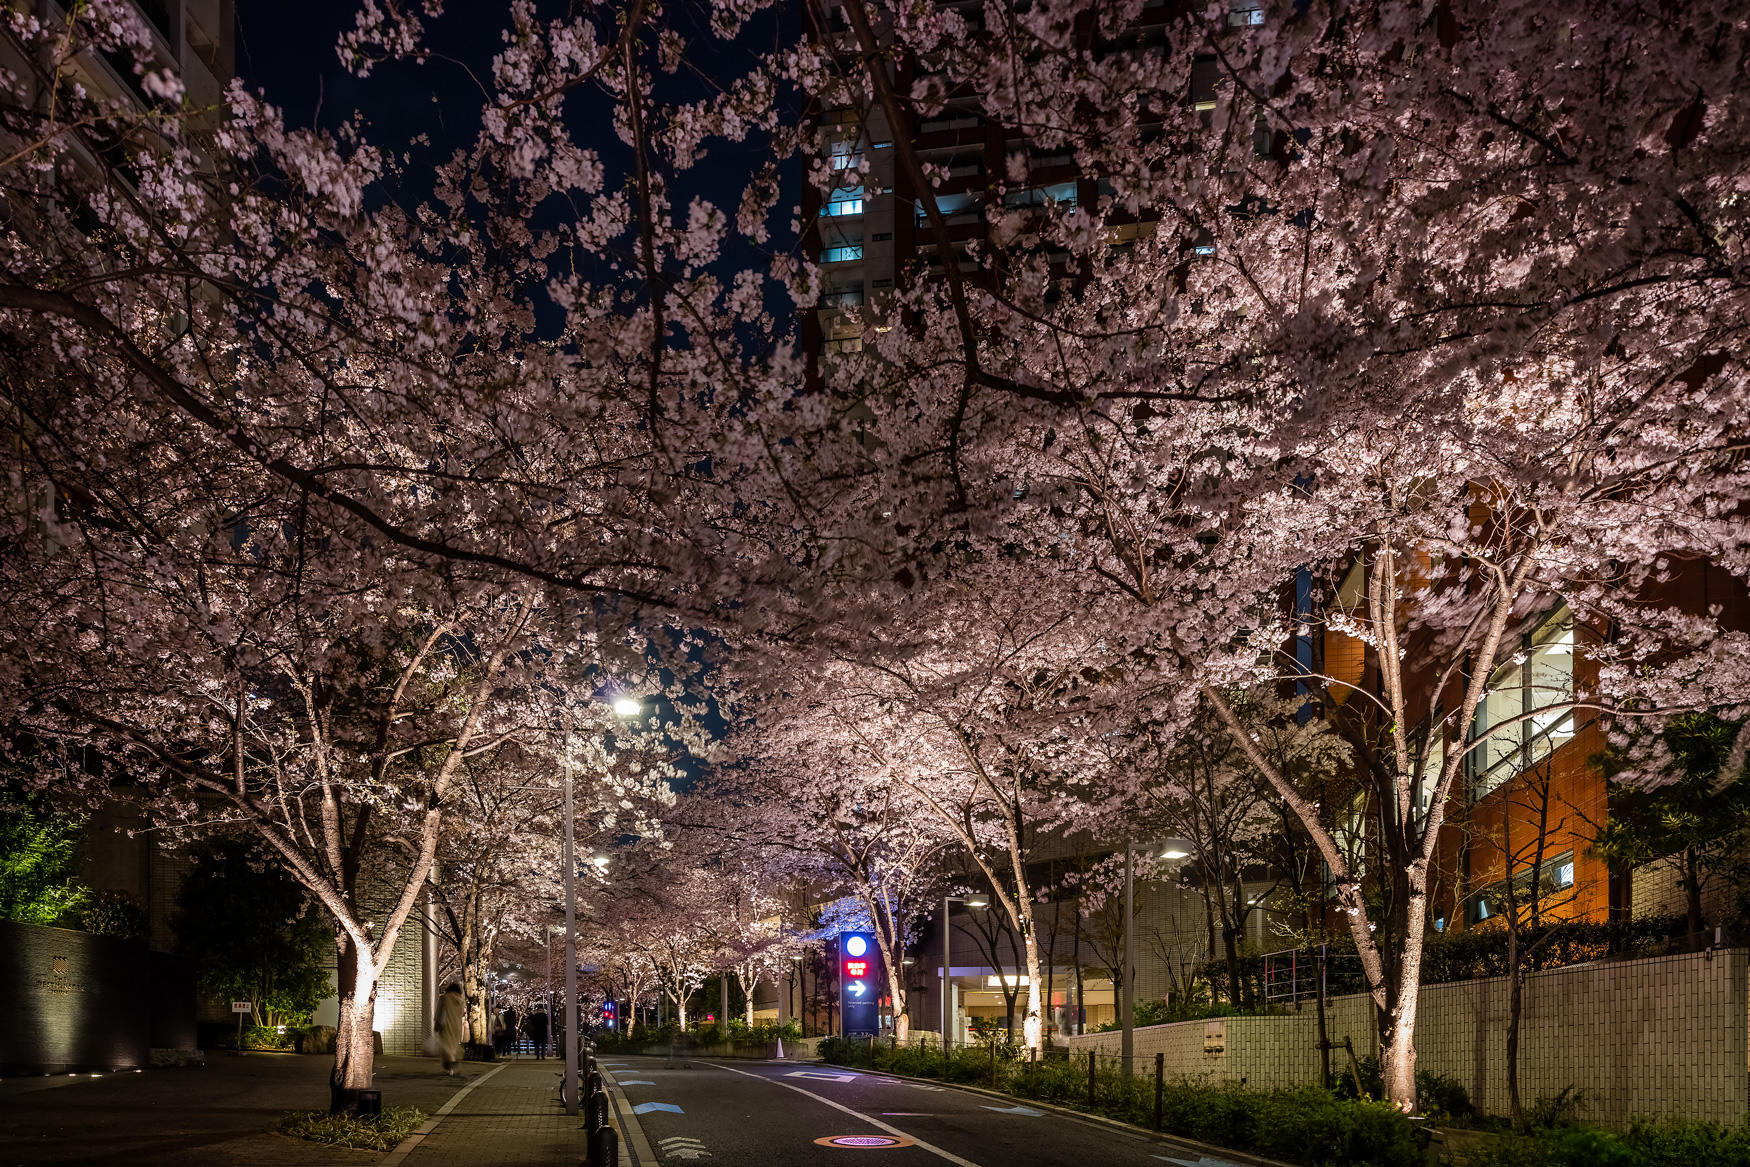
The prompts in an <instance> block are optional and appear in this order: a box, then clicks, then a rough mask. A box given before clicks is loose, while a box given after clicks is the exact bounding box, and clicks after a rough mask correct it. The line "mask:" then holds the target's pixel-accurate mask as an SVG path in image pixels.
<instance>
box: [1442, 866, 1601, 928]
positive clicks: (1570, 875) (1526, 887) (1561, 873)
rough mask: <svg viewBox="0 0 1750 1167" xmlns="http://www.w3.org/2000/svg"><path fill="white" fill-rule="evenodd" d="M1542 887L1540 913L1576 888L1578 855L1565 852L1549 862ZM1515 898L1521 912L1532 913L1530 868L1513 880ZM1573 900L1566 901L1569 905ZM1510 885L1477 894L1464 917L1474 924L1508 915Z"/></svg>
mask: <svg viewBox="0 0 1750 1167" xmlns="http://www.w3.org/2000/svg"><path fill="white" fill-rule="evenodd" d="M1539 870H1540V871H1541V872H1542V879H1541V881H1540V883H1541V886H1540V888H1539V889H1538V892H1537V900H1538V905H1537V906H1538V913H1539V914H1540V915H1541V914H1542V913H1543V912H1545V911H1548V910H1549V908H1550V907H1551V906H1552V905H1551V897H1553V896H1555V895H1556V894H1557V893H1558V892H1564V891H1567V890H1569V889H1570V888H1572V887H1573V886H1574V853H1573V852H1572V851H1564V852H1562V853H1561V854H1560V855H1557V856H1556V857H1555V858H1554V859H1546V860H1544V862H1543V865H1542V867H1540V868H1539ZM1513 898H1514V899H1515V900H1517V901H1518V904H1519V910H1520V911H1522V912H1524V911H1528V910H1529V909H1530V907H1531V900H1532V872H1531V870H1530V869H1529V868H1528V869H1526V870H1525V871H1521V872H1520V873H1519V874H1518V875H1515V876H1514V877H1513ZM1569 898H1571V897H1566V896H1564V897H1562V899H1563V902H1566V901H1567V900H1568V899H1569ZM1507 906H1508V905H1507V881H1506V880H1504V879H1503V880H1500V881H1498V882H1496V883H1492V884H1490V885H1489V886H1488V887H1485V888H1484V889H1483V890H1481V891H1479V892H1477V893H1475V894H1474V895H1472V896H1471V897H1470V898H1469V899H1467V900H1466V901H1465V908H1464V916H1465V919H1466V920H1467V921H1469V922H1470V923H1472V924H1477V923H1481V922H1482V921H1484V920H1493V919H1494V918H1496V917H1497V916H1502V915H1505V914H1506V912H1507Z"/></svg>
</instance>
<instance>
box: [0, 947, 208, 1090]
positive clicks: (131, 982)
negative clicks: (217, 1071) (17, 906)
mask: <svg viewBox="0 0 1750 1167" xmlns="http://www.w3.org/2000/svg"><path fill="white" fill-rule="evenodd" d="M194 1048H195V992H194V975H193V971H192V970H191V969H190V968H189V967H188V965H187V964H185V963H184V962H182V961H179V960H177V959H176V958H175V957H172V956H169V955H167V954H165V953H162V952H149V951H147V949H146V946H145V945H144V944H140V943H136V942H134V941H129V940H118V939H116V938H115V937H112V936H93V935H91V934H89V933H86V932H74V931H70V930H68V929H65V928H41V927H37V926H36V925H34V924H15V923H11V922H10V921H0V1074H20V1073H36V1074H43V1073H60V1072H64V1071H67V1070H118V1069H136V1068H139V1067H143V1066H146V1065H149V1064H151V1051H152V1050H153V1049H180V1050H193V1049H194Z"/></svg>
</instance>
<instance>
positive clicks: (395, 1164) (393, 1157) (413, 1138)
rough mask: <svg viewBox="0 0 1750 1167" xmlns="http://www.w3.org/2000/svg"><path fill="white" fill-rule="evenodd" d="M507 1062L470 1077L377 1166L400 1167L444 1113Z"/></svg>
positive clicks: (435, 1126) (454, 1107)
mask: <svg viewBox="0 0 1750 1167" xmlns="http://www.w3.org/2000/svg"><path fill="white" fill-rule="evenodd" d="M509 1064H510V1063H508V1062H500V1063H499V1064H498V1065H496V1066H494V1067H492V1068H491V1069H490V1070H488V1071H486V1072H485V1073H484V1074H482V1075H480V1076H479V1077H478V1078H473V1079H470V1080H469V1082H468V1084H467V1085H466V1086H464V1087H462V1088H461V1089H460V1090H458V1091H456V1092H455V1093H454V1094H452V1095H450V1100H449V1101H448V1102H446V1103H444V1104H443V1105H442V1106H440V1107H438V1108H437V1113H436V1114H434V1115H432V1116H431V1117H430V1118H428V1119H426V1120H425V1121H424V1122H422V1123H420V1124H419V1129H418V1130H416V1131H414V1132H413V1133H412V1134H410V1135H408V1136H407V1137H406V1138H404V1139H402V1140H401V1145H400V1146H398V1147H396V1148H395V1149H394V1150H393V1151H390V1152H389V1157H388V1158H386V1159H384V1160H382V1161H381V1162H379V1163H378V1164H377V1167H401V1163H402V1162H403V1161H404V1160H406V1158H407V1156H409V1155H411V1154H413V1150H414V1148H415V1147H417V1146H419V1144H421V1143H423V1142H424V1141H425V1136H426V1135H429V1134H431V1132H432V1131H434V1130H436V1129H437V1124H438V1122H439V1121H440V1120H441V1119H442V1118H443V1117H444V1115H446V1114H448V1113H449V1112H450V1111H452V1110H454V1109H456V1104H457V1103H459V1102H461V1101H462V1099H464V1098H466V1097H467V1096H468V1092H469V1091H470V1090H473V1089H474V1087H476V1086H478V1085H480V1083H482V1082H484V1081H486V1079H488V1078H490V1077H492V1075H494V1074H496V1073H498V1071H500V1070H502V1069H504V1067H505V1066H507V1065H509Z"/></svg>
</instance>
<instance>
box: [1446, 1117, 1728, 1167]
mask: <svg viewBox="0 0 1750 1167" xmlns="http://www.w3.org/2000/svg"><path fill="white" fill-rule="evenodd" d="M1458 1167H1750V1127H1746V1126H1740V1127H1726V1126H1721V1125H1720V1124H1718V1123H1712V1122H1697V1121H1695V1120H1693V1119H1685V1118H1673V1119H1661V1120H1651V1119H1636V1120H1635V1121H1634V1122H1633V1123H1632V1124H1631V1125H1630V1126H1629V1129H1628V1131H1627V1133H1616V1132H1613V1131H1607V1130H1603V1129H1601V1128H1598V1127H1590V1126H1558V1127H1549V1128H1543V1129H1536V1130H1533V1131H1532V1133H1530V1134H1527V1135H1511V1134H1502V1135H1491V1136H1488V1137H1486V1138H1483V1139H1480V1140H1478V1141H1477V1142H1476V1143H1475V1144H1474V1145H1473V1146H1472V1147H1470V1148H1469V1149H1468V1150H1467V1151H1466V1152H1464V1153H1463V1154H1461V1155H1460V1156H1459V1157H1458Z"/></svg>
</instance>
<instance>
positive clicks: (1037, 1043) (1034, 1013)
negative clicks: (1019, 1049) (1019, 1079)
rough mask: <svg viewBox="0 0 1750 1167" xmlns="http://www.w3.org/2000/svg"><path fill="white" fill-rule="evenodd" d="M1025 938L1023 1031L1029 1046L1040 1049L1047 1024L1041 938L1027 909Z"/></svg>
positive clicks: (1033, 1049) (1031, 1048)
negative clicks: (1042, 991)
mask: <svg viewBox="0 0 1750 1167" xmlns="http://www.w3.org/2000/svg"><path fill="white" fill-rule="evenodd" d="M1025 939H1026V942H1027V1018H1026V1020H1025V1021H1024V1022H1023V1023H1022V1033H1023V1035H1024V1036H1025V1038H1026V1043H1027V1048H1028V1049H1029V1050H1032V1051H1039V1050H1042V1049H1043V1048H1044V1044H1045V1042H1044V1038H1045V1026H1044V1019H1043V1017H1042V1016H1041V1014H1040V1005H1039V938H1038V937H1037V936H1035V935H1034V934H1033V913H1032V910H1031V909H1030V908H1029V909H1028V910H1027V924H1026V933H1025Z"/></svg>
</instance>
